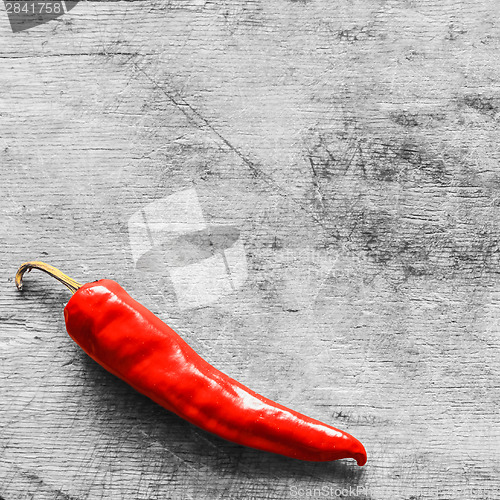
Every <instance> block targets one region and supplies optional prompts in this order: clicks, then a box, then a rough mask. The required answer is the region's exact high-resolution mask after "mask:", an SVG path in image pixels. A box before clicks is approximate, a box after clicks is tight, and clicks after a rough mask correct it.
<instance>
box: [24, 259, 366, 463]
mask: <svg viewBox="0 0 500 500" xmlns="http://www.w3.org/2000/svg"><path fill="white" fill-rule="evenodd" d="M32 268H36V269H40V270H42V271H45V272H47V273H48V274H50V275H51V276H53V277H54V278H56V279H58V280H59V281H60V282H61V283H63V284H64V285H66V286H67V287H68V288H69V289H70V290H71V291H72V293H73V294H74V295H73V296H72V297H71V299H70V300H69V302H68V303H67V305H66V307H65V308H64V318H65V321H66V329H67V331H68V333H69V335H70V337H71V338H72V339H73V340H74V341H75V342H76V343H77V344H78V345H79V346H80V347H81V348H82V349H83V350H84V351H85V352H86V353H87V354H88V355H89V356H90V357H91V358H93V359H94V360H95V361H97V363H99V364H100V365H102V366H103V367H104V368H105V369H106V370H108V371H109V372H111V373H113V374H114V375H116V376H118V377H120V378H121V379H123V380H124V381H125V382H127V383H128V384H130V385H131V386H132V387H134V388H135V389H136V390H138V391H139V392H141V393H142V394H145V395H146V396H148V397H149V398H151V399H152V400H153V401H155V402H157V403H158V404H160V405H161V406H163V407H164V408H166V409H167V410H170V411H172V412H174V413H176V414H177V415H179V416H180V417H182V418H184V419H186V420H188V421H189V422H191V423H192V424H194V425H196V426H198V427H201V428H202V429H205V430H206V431H209V432H212V433H214V434H216V435H218V436H220V437H222V438H224V439H227V440H229V441H233V442H235V443H238V444H241V445H245V446H249V447H252V448H257V449H259V450H265V451H269V452H273V453H278V454H280V455H285V456H288V457H293V458H297V459H300V460H310V461H330V460H338V459H340V458H354V459H355V460H356V461H357V463H358V465H364V464H365V463H366V451H365V449H364V447H363V445H362V444H361V443H360V442H359V441H358V440H357V439H355V438H354V437H352V436H351V435H349V434H347V433H345V432H343V431H340V430H338V429H335V428H334V427H331V426H330V425H327V424H324V423H322V422H320V421H318V420H315V419H313V418H310V417H307V416H305V415H302V414H300V413H298V412H296V411H294V410H291V409H289V408H286V407H285V406H282V405H280V404H278V403H275V402H273V401H271V400H269V399H267V398H265V397H264V396H261V395H260V394H257V393H256V392H254V391H252V390H250V389H248V388H247V387H245V386H244V385H242V384H240V383H239V382H237V381H236V380H234V379H232V378H230V377H228V376H227V375H225V374H224V373H222V372H220V371H219V370H217V369H216V368H214V367H213V366H212V365H210V364H209V363H207V362H206V361H205V360H204V359H203V358H201V357H200V356H199V355H198V354H197V353H196V352H195V351H194V350H193V349H192V348H191V347H189V345H188V344H187V343H186V342H185V341H184V340H183V339H182V338H181V337H179V335H177V333H175V332H174V331H173V330H172V329H171V328H170V327H169V326H167V325H166V324H165V323H164V322H163V321H161V320H160V319H159V318H158V317H156V316H155V315H154V314H153V313H152V312H151V311H149V310H148V309H146V308H145V307H144V306H142V305H141V304H139V303H138V302H137V301H135V300H134V299H132V297H130V295H128V293H127V292H126V291H125V290H124V289H123V288H122V287H121V286H120V285H119V284H118V283H116V282H114V281H111V280H108V279H102V280H98V281H94V282H92V283H87V284H85V285H81V284H80V283H78V282H77V281H75V280H73V279H71V278H69V277H68V276H66V275H65V274H63V273H62V272H61V271H59V270H58V269H56V268H54V267H52V266H50V265H48V264H44V263H43V262H26V263H25V264H23V265H22V266H21V267H20V268H19V271H18V272H17V274H16V285H17V287H18V288H19V289H21V287H22V277H23V275H24V273H25V272H26V271H30V270H31V269H32Z"/></svg>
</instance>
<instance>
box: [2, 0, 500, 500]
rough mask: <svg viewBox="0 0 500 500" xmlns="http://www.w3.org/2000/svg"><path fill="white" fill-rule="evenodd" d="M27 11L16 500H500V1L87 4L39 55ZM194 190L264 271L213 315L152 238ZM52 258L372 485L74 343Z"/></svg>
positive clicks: (18, 118) (249, 261)
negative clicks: (138, 232) (294, 421)
mask: <svg viewBox="0 0 500 500" xmlns="http://www.w3.org/2000/svg"><path fill="white" fill-rule="evenodd" d="M2 8H3V7H2ZM4 14H5V12H2V13H0V18H1V19H0V23H1V24H0V42H1V45H0V47H1V49H0V50H1V56H0V89H1V90H0V92H1V95H2V98H1V99H0V125H1V132H0V165H1V172H2V177H1V182H0V190H1V194H2V196H1V198H0V214H1V221H2V224H1V226H0V242H1V243H2V247H3V251H2V252H1V253H0V266H1V267H0V269H1V271H2V276H3V278H2V279H1V280H0V325H1V335H0V361H1V363H0V378H1V384H0V395H1V401H2V411H1V414H0V415H1V433H0V435H1V438H0V447H1V455H0V457H1V458H0V496H1V497H2V498H5V499H6V500H11V499H17V498H19V499H25V498H36V499H39V498H41V499H72V500H73V499H79V500H80V499H81V500H83V499H87V498H88V499H94V498H110V499H121V498H123V499H130V498H134V499H148V500H149V499H164V498H196V499H199V498H210V499H213V498H251V497H255V498H290V497H303V498H307V497H313V496H314V495H316V497H318V495H320V494H322V495H323V497H327V498H338V497H339V496H340V494H342V491H341V490H342V489H344V490H345V491H344V497H345V496H348V497H354V498H373V499H378V498H380V499H382V498H404V499H410V498H432V499H435V498H437V499H445V498H456V499H469V498H476V499H492V498H495V496H496V492H497V491H498V490H499V488H500V484H499V477H500V474H499V469H498V462H499V459H500V446H499V443H500V431H499V428H500V427H499V423H500V422H499V416H498V414H499V412H498V401H499V400H500V390H499V387H498V380H499V354H498V353H499V350H498V348H499V334H498V333H499V327H498V324H499V318H500V314H499V307H500V306H499V304H500V301H499V298H500V286H499V284H498V278H499V273H498V269H499V266H498V264H499V255H500V252H499V248H500V247H499V230H498V227H499V222H500V215H499V211H498V205H499V202H498V200H499V199H500V184H499V177H498V173H497V167H498V161H499V159H500V154H499V153H500V151H499V142H498V133H499V117H500V114H499V110H500V93H499V87H498V83H497V82H498V81H499V80H500V78H499V76H500V75H499V72H500V69H499V66H498V64H497V60H498V50H499V44H500V26H499V22H498V19H499V14H500V6H499V5H498V3H497V2H494V1H483V2H473V1H472V0H463V1H461V2H451V1H446V2H435V1H431V0H426V1H423V2H419V3H418V4H417V3H415V2H395V1H386V2H379V1H369V2H357V1H355V2H352V1H340V0H338V1H335V2H331V1H326V0H315V1H304V2H301V1H300V2H299V1H284V0H280V1H276V2H267V3H265V2H260V1H236V2H199V1H197V0H191V1H189V2H188V1H186V2H184V1H180V0H176V1H164V2H152V3H151V2H109V3H107V2H102V3H101V2H89V3H87V2H82V3H81V4H80V5H78V6H77V7H76V8H75V9H73V10H72V11H71V12H70V13H69V14H68V15H67V16H64V17H62V18H60V19H59V20H56V21H52V22H51V23H48V24H46V25H42V26H39V27H36V28H32V29H31V30H29V31H26V32H21V33H17V34H15V35H14V34H12V33H11V32H10V27H9V24H8V21H7V18H6V15H4ZM186 189H191V190H194V191H193V192H194V193H195V194H196V197H197V202H196V203H199V207H200V210H201V211H202V213H203V217H204V220H205V221H206V222H207V223H208V224H210V225H211V227H215V228H217V227H222V228H224V227H226V226H231V228H233V229H231V231H232V232H231V235H234V234H237V235H238V236H239V237H240V238H241V241H242V242H243V245H244V249H245V254H246V266H247V270H248V276H247V278H246V280H245V283H244V285H243V286H242V287H240V288H237V289H236V290H235V291H234V292H233V293H230V294H226V295H224V296H222V297H220V298H219V300H217V301H216V302H214V303H212V304H207V305H206V306H205V307H203V308H198V309H193V308H189V307H186V303H183V302H182V300H180V299H179V297H180V296H179V295H177V296H176V294H175V293H174V286H175V284H174V281H173V278H172V273H171V271H170V270H169V259H171V258H172V254H171V253H168V251H170V250H168V249H167V250H168V251H167V250H164V251H163V253H162V252H159V251H158V252H150V253H148V254H147V256H146V257H145V258H143V259H142V260H140V261H139V262H138V263H137V265H136V262H135V260H134V245H135V244H136V243H137V242H136V240H134V237H133V236H132V235H131V229H130V227H131V226H130V225H129V221H130V218H131V217H133V216H134V214H136V213H146V211H147V210H148V207H151V206H152V205H150V204H151V203H154V202H157V201H158V200H162V199H167V201H168V200H172V198H168V197H169V196H171V195H173V194H175V193H176V192H179V191H180V190H186ZM154 217H159V218H160V219H161V220H163V219H162V217H164V218H167V217H168V214H167V211H165V213H163V212H162V213H160V214H156V215H154ZM179 217H180V216H179ZM160 219H158V220H156V219H155V220H154V221H153V222H159V221H160ZM160 222H161V221H160ZM234 228H235V229H234ZM235 231H236V232H235ZM224 234H225V233H224ZM228 234H229V233H228ZM227 238H229V236H227ZM134 242H135V243H134ZM144 244H145V245H147V244H148V241H146V240H145V241H144ZM200 245H201V244H200ZM201 247H202V245H201V246H200V247H198V248H196V249H195V250H193V249H190V250H189V251H190V252H195V253H196V252H202V251H204V250H206V249H204V248H201ZM183 248H184V250H185V251H188V250H186V248H187V247H183ZM193 255H194V254H193ZM193 255H191V256H193ZM35 258H36V259H42V260H46V261H48V262H50V263H52V264H54V265H56V266H58V267H60V268H61V269H62V270H64V271H66V272H68V273H69V274H71V275H72V276H74V277H75V278H76V279H79V280H82V281H90V280H93V279H96V278H99V277H104V276H105V277H112V278H113V279H116V280H117V281H119V282H120V283H122V284H123V285H124V286H125V288H127V289H128V290H129V291H130V293H131V294H132V295H133V296H134V297H136V298H137V299H138V300H140V301H141V302H143V303H144V304H145V305H147V306H148V307H150V308H151V309H152V310H153V311H155V312H156V313H157V314H158V315H159V316H160V317H162V318H163V319H165V320H166V321H167V322H169V324H171V325H172V326H173V327H174V328H176V329H177V330H178V331H179V333H181V334H182V335H183V336H184V337H185V338H186V339H187V340H188V341H189V342H190V343H191V344H192V345H193V347H195V348H196V349H197V350H198V351H199V352H200V353H201V354H202V355H203V356H205V357H206V358H207V359H208V360H209V361H210V362H212V363H213V364H215V365H216V366H217V367H219V368H220V369H222V370H223V371H226V372H227V373H228V374H230V375H232V376H234V377H235V378H238V379H240V380H241V381H242V382H244V383H246V384H247V385H249V386H250V387H252V388H254V389H256V390H258V391H260V392H262V393H263V394H265V395H266V396H269V397H271V398H274V399H276V400H279V401H280V402H282V403H283V404H286V405H290V406H292V407H294V408H296V409H298V410H299V411H303V412H305V413H308V414H311V415H312V416H315V417H317V418H319V419H322V420H325V421H328V422H331V423H332V424H333V425H337V426H338V427H341V428H345V429H346V430H348V431H349V432H352V433H353V434H354V435H356V436H357V437H359V438H360V439H361V440H362V441H363V443H365V445H366V447H367V449H368V453H369V462H368V464H367V466H366V467H364V468H363V469H359V468H357V467H356V466H355V465H353V464H351V463H350V462H348V461H346V462H338V463H332V464H308V463H299V462H294V461H292V460H287V459H284V458H281V457H274V456H271V455H265V454H262V453H258V452H256V451H253V450H247V449H243V448H241V447H238V446H235V445H232V444H229V443H225V442H222V441H221V440H219V439H217V438H216V437H213V436H209V435H207V434H206V433H203V432H201V431H199V430H197V429H194V428H193V427H191V426H189V425H188V424H186V423H184V422H182V421H180V420H179V419H177V418H176V417H174V416H173V415H170V414H169V413H167V412H165V411H164V410H162V409H161V408H159V407H157V406H156V405H154V404H153V403H151V402H150V401H149V400H147V399H146V398H144V397H142V396H140V395H139V394H137V393H135V392H134V391H133V390H132V389H130V388H129V387H127V386H126V385H125V384H124V383H122V382H121V381H119V380H116V379H114V378H113V377H112V376H110V375H108V374H107V373H106V372H105V371H104V370H102V369H101V368H100V367H98V366H96V365H95V363H93V362H91V361H90V360H88V359H87V358H86V357H85V356H84V355H83V354H82V353H81V351H80V350H79V349H78V347H77V346H75V345H74V344H73V343H72V342H71V341H70V339H68V337H67V335H66V334H65V331H64V322H63V317H62V309H63V307H64V304H65V302H66V301H67V299H68V294H67V293H66V292H65V291H64V290H62V289H61V288H60V287H59V285H58V284H56V283H55V282H52V281H51V280H50V279H49V278H48V277H46V276H45V275H41V274H40V273H39V274H37V275H35V273H32V274H31V275H28V276H27V279H26V281H27V284H26V290H25V292H24V293H22V294H21V293H18V292H17V291H16V290H15V287H14V283H13V276H14V274H15V271H16V269H17V266H18V265H19V264H20V263H21V262H23V261H25V260H28V259H35ZM200 279H201V278H200ZM208 279H209V278H207V282H206V283H205V282H203V281H200V282H198V285H199V284H200V283H201V284H202V285H203V284H206V285H207V287H208V285H209V283H208ZM314 488H316V490H314ZM349 488H351V489H350V490H349Z"/></svg>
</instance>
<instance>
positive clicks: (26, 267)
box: [16, 261, 82, 293]
mask: <svg viewBox="0 0 500 500" xmlns="http://www.w3.org/2000/svg"><path fill="white" fill-rule="evenodd" d="M32 269H40V271H44V272H46V273H47V274H50V276H52V277H53V278H55V279H56V280H57V281H60V282H61V283H62V284H63V285H65V286H66V287H68V289H69V290H70V291H71V293H75V292H76V291H77V290H78V289H79V288H80V287H81V286H82V284H81V283H78V281H75V280H74V279H73V278H70V277H69V276H66V275H65V274H64V273H63V272H61V271H59V269H57V268H55V267H54V266H51V265H50V264H45V262H40V261H32V262H25V263H24V264H22V265H21V267H20V268H19V269H18V271H17V273H16V286H17V289H18V290H22V288H23V283H22V281H23V276H24V273H25V272H26V271H28V272H30V271H31V270H32Z"/></svg>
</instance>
